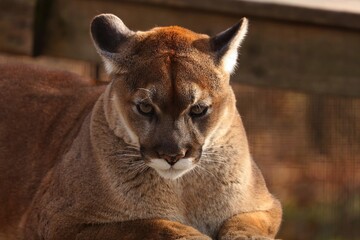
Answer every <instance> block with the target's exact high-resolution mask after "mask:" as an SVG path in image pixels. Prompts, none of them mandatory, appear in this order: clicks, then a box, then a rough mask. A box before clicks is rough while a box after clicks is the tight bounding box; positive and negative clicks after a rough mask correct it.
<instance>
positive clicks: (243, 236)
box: [220, 232, 274, 240]
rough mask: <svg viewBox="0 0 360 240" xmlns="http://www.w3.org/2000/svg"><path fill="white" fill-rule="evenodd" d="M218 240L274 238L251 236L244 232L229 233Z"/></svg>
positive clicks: (261, 239)
mask: <svg viewBox="0 0 360 240" xmlns="http://www.w3.org/2000/svg"><path fill="white" fill-rule="evenodd" d="M220 240H274V238H271V237H266V236H259V235H252V234H246V233H244V232H241V233H234V232H233V233H230V234H226V236H222V237H221V238H220Z"/></svg>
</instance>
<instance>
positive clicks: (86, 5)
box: [43, 0, 360, 96]
mask: <svg viewBox="0 0 360 240" xmlns="http://www.w3.org/2000/svg"><path fill="white" fill-rule="evenodd" d="M160 2H161V3H162V1H160ZM194 2H195V1H194ZM224 5H226V4H224ZM220 8H221V7H220ZM103 12H112V13H114V14H116V15H118V16H120V17H121V18H122V19H123V21H124V22H125V23H126V24H127V25H128V26H129V27H130V28H132V29H138V30H146V29H149V28H151V27H154V26H166V25H180V26H184V27H187V28H190V29H192V30H194V31H197V32H202V33H207V34H209V35H214V34H216V33H218V32H220V31H222V30H224V29H226V28H227V27H229V26H231V25H232V24H234V23H235V22H237V21H238V20H239V19H240V18H241V17H242V15H224V14H221V13H216V12H204V11H199V10H195V9H189V10H188V11H181V10H179V9H177V8H170V7H163V6H155V5H152V4H139V3H124V2H118V1H96V0H86V1H84V0H83V1H70V0H54V4H53V8H52V10H51V16H52V17H51V19H50V21H49V24H48V28H47V37H48V41H47V43H46V44H45V46H44V49H43V51H44V54H46V55H52V56H60V57H70V58H78V59H85V60H92V61H98V62H100V58H99V57H98V56H97V54H96V52H95V50H94V47H93V46H92V42H91V40H90V36H89V24H90V21H91V19H92V18H93V17H94V16H95V15H97V14H99V13H103ZM73 16H77V17H76V18H74V17H73ZM139 16H141V17H139ZM359 42H360V33H359V32H358V31H350V30H346V29H340V28H330V27H320V26H318V25H309V24H301V23H292V22H284V21H270V20H267V19H263V18H255V17H254V18H251V19H250V30H249V34H248V37H247V39H246V40H245V43H244V44H243V46H242V49H241V54H240V64H239V67H238V71H237V72H236V74H235V75H234V76H233V81H237V82H242V83H247V84H253V85H257V86H266V87H279V88H288V89H293V90H298V91H305V92H313V93H321V94H335V95H344V96H360V83H359V82H360V78H359V76H360V68H359V67H358V63H359V62H360V44H359Z"/></svg>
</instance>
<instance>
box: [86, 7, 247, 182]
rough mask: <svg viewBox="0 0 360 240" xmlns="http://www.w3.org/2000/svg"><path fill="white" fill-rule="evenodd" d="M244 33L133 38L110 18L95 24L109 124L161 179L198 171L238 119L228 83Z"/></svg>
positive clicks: (173, 32)
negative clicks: (205, 156)
mask: <svg viewBox="0 0 360 240" xmlns="http://www.w3.org/2000/svg"><path fill="white" fill-rule="evenodd" d="M247 25H248V23H247V19H245V18H243V19H242V20H241V21H240V22H239V23H237V24H236V25H234V26H233V27H231V28H229V29H227V30H225V31H224V32H222V33H220V34H218V35H216V36H214V37H209V36H207V35H203V34H197V33H194V32H192V31H190V30H187V29H184V28H181V27H176V26H172V27H158V28H153V29H151V30H149V31H146V32H140V31H137V32H134V31H131V30H130V29H128V28H127V27H126V26H125V25H124V23H123V22H122V21H121V20H120V19H119V18H118V17H116V16H114V15H112V14H101V15H99V16H96V17H95V18H94V19H93V21H92V24H91V35H92V39H93V42H94V44H95V47H96V49H97V51H98V53H99V54H100V56H101V57H102V59H103V61H104V64H105V67H106V69H107V71H108V73H109V75H110V77H111V83H110V84H109V86H108V88H107V90H106V93H105V95H104V102H105V105H104V109H105V115H106V119H107V122H108V124H109V126H110V128H111V129H112V130H113V131H114V134H115V135H117V136H118V137H121V138H123V139H124V141H126V142H127V143H128V144H130V145H133V146H136V147H137V148H138V150H139V151H140V153H141V156H142V159H143V161H145V163H146V164H147V165H148V166H150V167H152V168H153V169H155V170H156V171H157V172H158V173H159V174H160V175H161V176H162V177H164V178H168V179H176V178H178V177H180V176H182V175H184V174H185V173H186V172H188V171H190V170H191V169H193V168H194V167H195V166H196V165H197V164H198V162H199V161H201V155H202V152H203V151H204V150H205V149H206V148H207V147H209V146H210V145H211V144H212V142H214V141H216V140H217V139H219V138H221V137H222V136H223V135H224V134H226V132H227V131H229V127H230V125H231V123H232V118H233V116H234V115H235V114H236V107H235V98H234V94H233V92H232V89H231V87H230V85H229V76H230V74H231V72H232V71H233V70H234V68H235V65H236V61H237V55H238V52H237V50H238V47H239V45H240V44H241V42H242V40H243V38H244V36H245V34H246V31H247Z"/></svg>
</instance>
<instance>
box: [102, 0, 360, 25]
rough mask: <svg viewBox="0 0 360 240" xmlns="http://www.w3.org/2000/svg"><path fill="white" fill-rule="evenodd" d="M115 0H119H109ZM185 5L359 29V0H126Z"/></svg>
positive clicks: (182, 6) (165, 4)
mask: <svg viewBox="0 0 360 240" xmlns="http://www.w3.org/2000/svg"><path fill="white" fill-rule="evenodd" d="M108 1H116V0H108ZM125 1H126V2H133V3H134V2H138V3H143V4H153V5H160V6H169V7H176V8H182V9H184V10H185V9H197V10H201V11H204V10H207V11H212V12H217V13H220V12H222V13H225V14H233V15H245V16H249V17H260V18H270V19H276V20H285V21H295V22H300V23H310V24H320V25H325V26H335V27H342V28H350V29H360V4H359V2H358V1H356V0H343V1H334V0H333V1H331V0H330V1H322V0H313V1H310V0H225V1H221V2H219V1H212V0H197V1H192V0H125Z"/></svg>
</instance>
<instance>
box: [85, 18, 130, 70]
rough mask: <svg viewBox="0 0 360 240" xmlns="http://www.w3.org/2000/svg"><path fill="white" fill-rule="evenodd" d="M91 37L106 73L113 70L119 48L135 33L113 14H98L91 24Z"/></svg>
mask: <svg viewBox="0 0 360 240" xmlns="http://www.w3.org/2000/svg"><path fill="white" fill-rule="evenodd" d="M90 29H91V37H92V40H93V42H94V45H95V47H96V50H97V51H98V53H99V54H100V56H101V57H102V58H103V60H104V63H105V68H106V70H107V71H108V72H112V71H113V70H114V67H115V66H114V64H115V62H116V59H117V58H119V55H120V54H119V51H120V46H121V45H122V44H123V43H125V42H126V41H127V40H128V39H129V38H130V37H131V36H133V35H134V34H135V33H134V32H133V31H131V30H130V29H128V28H127V27H126V26H125V24H124V23H123V21H121V19H120V18H118V17H117V16H115V15H113V14H100V15H98V16H96V17H95V18H94V19H93V20H92V22H91V27H90Z"/></svg>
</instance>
